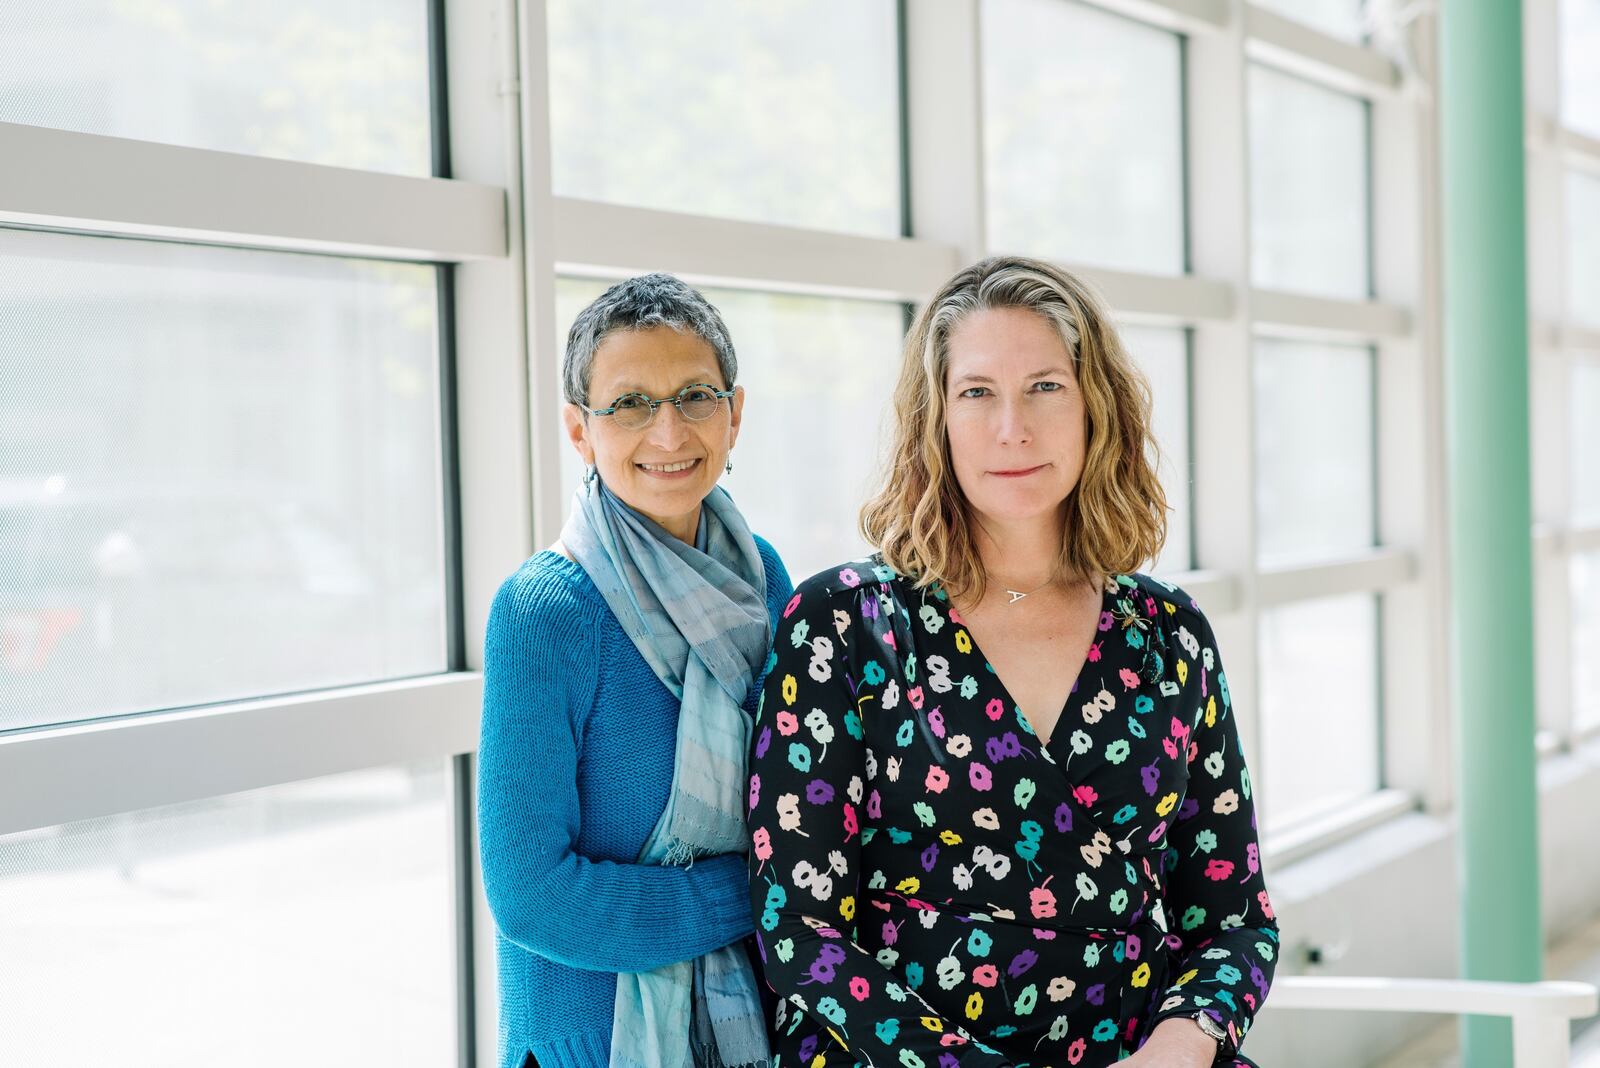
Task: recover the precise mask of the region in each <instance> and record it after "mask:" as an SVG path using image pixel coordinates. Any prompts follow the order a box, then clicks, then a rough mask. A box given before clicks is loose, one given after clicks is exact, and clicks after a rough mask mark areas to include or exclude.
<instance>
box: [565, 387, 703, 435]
mask: <svg viewBox="0 0 1600 1068" xmlns="http://www.w3.org/2000/svg"><path fill="white" fill-rule="evenodd" d="M731 396H733V390H731V389H717V388H716V387H714V386H708V385H706V384H705V383H704V382H698V383H696V384H694V385H692V386H684V387H683V388H682V389H680V390H678V395H677V396H675V397H662V398H660V399H659V400H652V399H651V398H649V397H646V396H645V395H644V394H643V393H624V394H623V395H622V396H620V397H618V398H617V399H616V400H614V401H612V402H611V407H609V408H587V409H585V411H587V412H588V413H589V414H590V415H609V416H610V417H611V418H612V419H614V420H616V425H617V426H618V427H620V428H621V429H623V430H643V429H644V428H645V427H647V426H649V425H650V423H651V421H652V420H654V419H655V417H656V409H657V408H659V407H661V406H662V405H663V404H671V405H674V406H676V407H677V409H678V414H679V415H681V416H683V417H684V418H685V419H687V420H689V421H690V422H691V423H700V422H704V421H705V420H707V419H710V418H711V417H712V416H713V415H716V414H717V409H719V408H721V407H722V401H723V398H725V397H731Z"/></svg>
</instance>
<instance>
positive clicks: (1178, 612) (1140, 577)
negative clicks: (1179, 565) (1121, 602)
mask: <svg viewBox="0 0 1600 1068" xmlns="http://www.w3.org/2000/svg"><path fill="white" fill-rule="evenodd" d="M1108 582H1110V583H1113V584H1115V585H1116V586H1118V587H1119V588H1120V589H1122V590H1125V591H1126V596H1129V597H1140V598H1143V599H1144V600H1145V601H1146V602H1147V604H1146V614H1156V613H1159V614H1160V615H1164V616H1167V617H1168V618H1169V619H1174V620H1177V621H1179V622H1180V623H1182V624H1186V625H1198V626H1200V627H1203V628H1205V629H1206V630H1208V631H1209V630H1210V628H1211V624H1210V623H1209V622H1207V620H1206V615H1205V613H1204V612H1203V611H1201V609H1200V603H1199V602H1198V601H1196V600H1195V599H1194V598H1193V597H1191V596H1190V595H1189V593H1188V592H1187V591H1186V590H1184V589H1183V588H1182V587H1181V586H1177V585H1175V584H1173V583H1171V582H1167V581H1166V580H1164V579H1158V578H1156V577H1155V576H1154V575H1147V574H1145V573H1144V572H1142V571H1136V572H1133V573H1131V574H1126V575H1112V576H1111V578H1110V579H1109V580H1108Z"/></svg>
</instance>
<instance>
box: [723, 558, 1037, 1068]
mask: <svg viewBox="0 0 1600 1068" xmlns="http://www.w3.org/2000/svg"><path fill="white" fill-rule="evenodd" d="M820 579H821V576H819V578H818V579H812V580H809V581H807V582H805V583H802V584H801V587H800V591H799V592H798V593H797V594H796V595H795V596H794V598H793V600H792V601H791V602H790V604H789V606H788V610H787V613H786V615H785V617H784V619H783V621H782V623H781V624H780V625H779V627H778V634H777V639H776V641H775V643H774V647H773V656H774V657H775V658H776V660H775V662H774V661H773V660H772V659H771V658H769V663H773V667H772V670H771V672H770V673H769V674H768V675H767V681H766V686H765V688H764V689H763V691H762V698H761V710H760V712H759V714H758V716H757V720H756V729H755V736H754V740H753V746H752V752H751V759H750V771H751V775H750V798H749V802H750V814H749V817H748V819H749V824H750V828H751V834H752V836H753V839H754V849H753V850H752V852H751V855H750V895H751V906H752V911H753V913H754V915H756V916H759V917H760V921H759V924H758V927H759V930H758V931H757V934H756V937H757V939H758V942H759V946H760V950H761V955H762V961H763V963H764V966H765V971H766V979H767V983H768V985H769V986H770V987H771V988H772V989H773V991H775V992H776V993H777V995H778V996H779V997H780V998H783V999H785V1000H787V1002H788V1003H789V1005H790V1007H791V1008H797V1009H799V1010H801V1011H802V1012H804V1013H805V1014H806V1015H807V1016H809V1017H811V1018H812V1020H813V1021H815V1024H817V1025H821V1026H826V1027H827V1028H828V1030H829V1031H830V1032H831V1033H832V1034H833V1035H834V1037H835V1038H836V1039H837V1040H838V1041H839V1042H840V1043H841V1044H843V1045H844V1046H846V1047H847V1048H848V1049H849V1050H850V1051H851V1052H852V1053H853V1054H854V1055H855V1056H856V1058H857V1059H858V1060H859V1061H861V1062H862V1063H866V1064H872V1063H875V1062H879V1061H882V1062H884V1063H887V1061H895V1062H896V1063H898V1064H900V1065H904V1066H907V1068H921V1066H934V1065H938V1066H940V1068H946V1066H948V1068H955V1066H957V1065H961V1066H968V1068H971V1066H983V1068H998V1066H1000V1065H1003V1064H1004V1063H1005V1059H1004V1058H1003V1057H1002V1056H1001V1055H1000V1054H999V1053H998V1052H996V1051H995V1050H993V1049H991V1048H990V1047H988V1046H985V1045H984V1044H982V1043H981V1042H978V1041H977V1040H976V1039H974V1038H973V1037H972V1036H971V1035H969V1034H968V1033H967V1032H966V1031H965V1030H963V1029H962V1028H960V1027H958V1026H957V1025H956V1023H955V1022H954V1021H952V1020H947V1019H945V1018H944V1017H942V1016H941V1015H940V1014H939V1013H938V1012H936V1011H935V1010H934V1009H933V1008H932V1007H931V1006H929V1005H928V1003H927V1002H926V1001H924V1000H923V999H922V998H921V997H920V996H918V994H917V993H916V991H915V990H911V989H908V988H907V987H906V986H904V985H902V984H901V983H899V982H897V981H896V977H895V974H894V973H893V972H892V971H891V970H890V969H889V968H888V967H887V966H886V965H884V964H883V963H880V962H879V961H878V960H877V958H876V957H875V956H873V954H871V953H869V952H868V951H867V950H866V949H863V948H862V947H861V946H860V945H858V944H857V942H856V941H855V924H856V921H857V908H858V907H859V902H860V900H861V897H860V894H861V885H862V879H861V864H862V856H861V839H862V834H861V821H862V819H863V813H862V812H861V811H860V808H859V806H860V804H861V793H862V787H863V777H864V776H865V775H866V762H867V746H866V742H865V737H864V732H863V730H862V726H861V720H860V719H859V714H860V710H859V709H858V708H857V706H856V702H855V699H854V697H853V696H852V687H853V682H852V680H851V678H850V677H849V664H850V660H851V658H850V656H849V644H850V643H851V642H852V641H854V640H855V638H856V628H857V626H858V624H857V621H856V620H854V619H852V618H851V617H850V616H849V615H848V614H847V613H846V612H844V611H843V610H838V611H834V610H832V606H831V603H830V599H829V597H828V595H827V589H826V586H825V584H824V583H823V582H821V581H820Z"/></svg>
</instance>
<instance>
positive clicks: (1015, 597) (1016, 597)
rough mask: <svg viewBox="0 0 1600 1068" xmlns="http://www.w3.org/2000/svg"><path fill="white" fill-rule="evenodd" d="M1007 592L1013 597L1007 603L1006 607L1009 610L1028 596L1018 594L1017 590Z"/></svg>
mask: <svg viewBox="0 0 1600 1068" xmlns="http://www.w3.org/2000/svg"><path fill="white" fill-rule="evenodd" d="M1006 592H1007V593H1009V594H1010V595H1011V600H1009V601H1007V602H1006V607H1007V608H1009V607H1011V606H1012V605H1014V604H1016V603H1017V602H1018V601H1020V600H1022V599H1023V598H1024V597H1026V596H1028V595H1027V594H1025V593H1018V592H1017V591H1016V590H1007V591H1006Z"/></svg>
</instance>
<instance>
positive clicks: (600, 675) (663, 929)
mask: <svg viewBox="0 0 1600 1068" xmlns="http://www.w3.org/2000/svg"><path fill="white" fill-rule="evenodd" d="M756 544H757V547H758V548H759V549H760V551H761V560H762V563H763V565H764V567H765V569H766V576H767V607H768V609H769V611H770V612H771V615H772V619H773V626H774V630H776V626H777V619H778V616H779V614H780V613H781V612H782V611H783V608H784V606H785V605H786V604H787V603H788V600H789V597H790V595H791V594H792V593H793V584H792V583H791V582H790V580H789V575H788V572H787V571H785V570H784V566H783V562H782V561H781V560H779V559H778V554H777V553H776V552H775V551H774V550H773V548H772V546H771V545H769V544H767V542H766V541H764V540H763V539H761V538H757V539H756ZM483 676H484V694H483V727H482V730H483V734H482V739H481V742H480V745H479V749H478V833H479V845H480V851H481V853H482V857H483V881H484V889H485V890H486V891H487V894H488V899H489V908H490V910H491V912H492V913H493V914H494V920H495V928H496V932H495V952H496V957H497V961H498V965H499V977H500V1038H499V1056H498V1064H499V1065H500V1068H520V1066H521V1065H522V1064H523V1062H524V1060H525V1058H526V1057H527V1055H528V1053H529V1052H531V1053H532V1054H533V1055H534V1057H535V1058H536V1059H537V1060H538V1062H539V1064H540V1066H541V1068H605V1066H606V1065H607V1064H609V1062H610V1049H611V1017H612V1005H613V1003H614V1002H615V1000H616V990H617V979H616V973H617V972H619V971H648V970H650V969H653V968H656V967H659V966H661V965H663V964H667V963H670V962H672V961H680V960H689V959H692V958H694V957H697V956H700V955H701V954H703V953H706V952H708V951H710V950H713V949H716V948H718V947H720V946H725V945H728V944H729V943H731V942H735V941H738V940H739V939H741V938H744V937H746V936H748V935H749V934H750V933H751V932H752V931H753V930H754V923H753V922H752V918H751V915H750V891H749V884H748V882H747V876H746V872H745V860H744V858H743V857H739V856H722V857H711V858H706V859H702V860H698V861H696V862H695V863H694V864H693V865H691V866H689V867H687V868H681V867H660V866H650V865H640V864H636V863H634V861H635V859H636V858H637V857H638V855H639V850H640V849H641V848H642V847H643V845H644V843H645V840H646V839H647V838H649V836H650V832H651V831H652V830H653V829H654V827H655V824H656V820H657V819H658V818H659V817H660V815H661V811H662V809H663V808H665V806H666V802H667V794H668V791H669V788H670V787H671V784H672V769H673V757H674V749H675V741H676V738H677V727H678V703H677V701H676V700H675V699H674V698H673V696H672V694H671V693H670V692H669V691H668V690H667V688H666V687H665V686H663V685H662V684H661V680H660V679H658V678H656V675H655V672H653V671H651V670H650V667H649V665H647V664H646V663H645V662H644V659H643V658H642V657H641V656H640V655H639V651H638V650H637V649H636V648H635V647H634V644H633V642H632V641H631V640H630V639H629V638H628V636H627V634H625V633H624V632H623V630H622V626H621V624H620V623H618V622H617V619H616V617H615V616H614V615H612V613H611V611H610V609H609V608H607V607H606V604H605V601H604V599H603V598H602V597H601V596H600V591H599V590H597V589H596V588H595V586H594V583H593V582H591V581H590V580H589V576H588V574H587V573H586V572H584V570H583V569H582V568H581V567H579V566H578V565H577V564H575V563H573V562H572V561H571V560H568V559H567V558H566V557H564V556H561V555H560V554H558V553H554V552H551V551H549V550H545V551H543V552H540V553H538V554H536V555H534V556H533V557H531V558H530V559H529V560H528V561H527V562H526V563H524V564H523V565H522V567H521V568H520V569H519V570H518V571H517V572H516V574H514V575H512V576H511V577H510V578H509V579H507V580H506V581H505V584H504V585H502V586H501V587H500V592H499V594H498V595H497V596H496V597H495V600H494V606H493V608H492V609H491V610H490V613H489V625H488V632H487V635H486V637H485V640H484V654H483ZM760 696H761V681H760V680H757V681H756V683H755V685H753V686H752V687H751V688H750V697H749V700H748V701H747V707H748V708H749V709H750V710H751V711H752V712H753V711H754V709H755V705H756V702H757V701H758V700H759V699H760Z"/></svg>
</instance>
